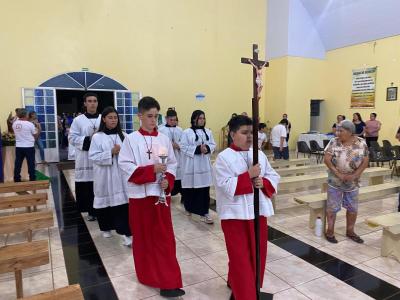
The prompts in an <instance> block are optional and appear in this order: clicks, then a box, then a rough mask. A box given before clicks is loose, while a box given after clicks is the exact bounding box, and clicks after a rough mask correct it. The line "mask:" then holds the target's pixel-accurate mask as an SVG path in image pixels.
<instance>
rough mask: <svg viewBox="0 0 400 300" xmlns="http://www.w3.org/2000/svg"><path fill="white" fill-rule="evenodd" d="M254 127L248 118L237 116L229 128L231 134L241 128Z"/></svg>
mask: <svg viewBox="0 0 400 300" xmlns="http://www.w3.org/2000/svg"><path fill="white" fill-rule="evenodd" d="M248 125H253V121H252V120H251V119H250V118H249V117H247V116H242V115H240V116H236V117H233V118H232V119H230V121H229V123H228V126H229V131H230V132H236V131H238V130H239V128H240V127H241V126H248Z"/></svg>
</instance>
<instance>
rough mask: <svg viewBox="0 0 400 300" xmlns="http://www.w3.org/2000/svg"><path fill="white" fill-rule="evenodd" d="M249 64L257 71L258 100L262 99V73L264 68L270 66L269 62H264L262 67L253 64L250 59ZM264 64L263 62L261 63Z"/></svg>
mask: <svg viewBox="0 0 400 300" xmlns="http://www.w3.org/2000/svg"><path fill="white" fill-rule="evenodd" d="M248 62H249V63H250V64H251V65H252V66H253V68H254V69H255V71H256V79H255V83H256V85H257V99H260V98H261V91H262V89H263V81H262V71H263V68H264V67H265V66H266V65H267V64H268V63H267V62H264V64H262V65H256V64H254V63H253V61H252V60H251V59H250V58H249V59H248ZM259 62H261V63H262V61H259Z"/></svg>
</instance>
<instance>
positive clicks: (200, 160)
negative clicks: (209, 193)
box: [179, 128, 216, 188]
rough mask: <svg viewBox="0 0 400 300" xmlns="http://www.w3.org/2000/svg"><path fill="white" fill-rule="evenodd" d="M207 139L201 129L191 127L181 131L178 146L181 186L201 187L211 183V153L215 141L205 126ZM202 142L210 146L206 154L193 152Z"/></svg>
mask: <svg viewBox="0 0 400 300" xmlns="http://www.w3.org/2000/svg"><path fill="white" fill-rule="evenodd" d="M205 131H206V133H207V135H208V138H209V140H207V137H206V135H205V134H204V131H203V130H202V129H196V133H197V136H198V137H199V138H198V140H197V141H196V135H195V133H194V131H193V129H192V128H188V129H186V130H185V131H183V134H182V137H181V141H180V143H179V146H180V147H181V171H182V188H203V187H209V186H211V185H212V170H211V160H210V157H211V154H212V153H213V152H214V150H215V147H216V145H215V141H214V137H213V135H212V132H211V130H209V129H208V128H205ZM201 144H204V145H207V146H208V147H209V148H210V153H208V154H195V151H196V148H197V146H199V145H201Z"/></svg>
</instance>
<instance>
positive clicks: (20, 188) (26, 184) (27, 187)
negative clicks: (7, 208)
mask: <svg viewBox="0 0 400 300" xmlns="http://www.w3.org/2000/svg"><path fill="white" fill-rule="evenodd" d="M49 186H50V181H49V180H37V181H22V182H6V183H0V194H4V193H18V192H26V191H32V192H36V191H38V190H46V189H48V188H49Z"/></svg>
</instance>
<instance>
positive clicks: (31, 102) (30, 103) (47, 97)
mask: <svg viewBox="0 0 400 300" xmlns="http://www.w3.org/2000/svg"><path fill="white" fill-rule="evenodd" d="M22 96H23V105H24V107H25V108H26V109H27V110H28V111H29V112H30V111H35V112H36V115H37V117H38V120H39V122H40V126H41V128H42V132H41V133H40V137H39V138H40V139H41V140H42V142H43V146H44V157H45V160H46V161H47V162H58V161H59V155H58V147H57V145H58V126H57V125H58V124H57V106H56V93H55V89H53V88H34V89H33V88H23V89H22Z"/></svg>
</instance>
